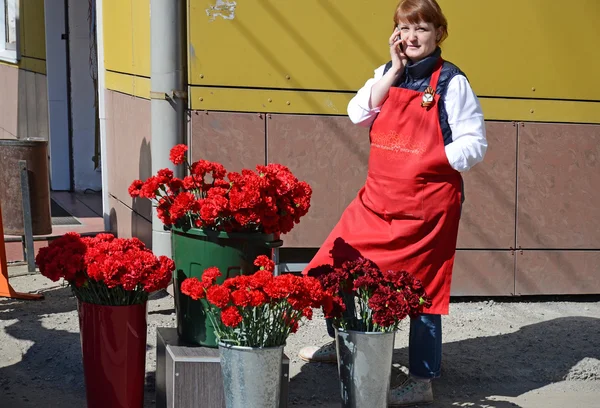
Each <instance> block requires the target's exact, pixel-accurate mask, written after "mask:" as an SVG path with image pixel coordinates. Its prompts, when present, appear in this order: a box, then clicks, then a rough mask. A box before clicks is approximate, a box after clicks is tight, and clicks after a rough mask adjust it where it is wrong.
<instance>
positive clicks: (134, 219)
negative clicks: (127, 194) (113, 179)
mask: <svg viewBox="0 0 600 408" xmlns="http://www.w3.org/2000/svg"><path fill="white" fill-rule="evenodd" d="M108 213H109V217H110V232H112V233H113V234H116V235H117V236H119V237H121V238H131V237H137V238H139V239H140V240H142V241H143V242H144V243H145V244H146V245H147V246H148V247H150V248H152V223H151V222H150V221H149V219H145V218H143V217H141V216H140V215H138V214H136V213H135V212H134V211H132V210H131V208H129V207H127V206H126V205H124V204H123V203H122V202H120V201H118V200H116V199H115V198H114V197H110V199H109V211H108Z"/></svg>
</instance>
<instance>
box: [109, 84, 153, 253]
mask: <svg viewBox="0 0 600 408" xmlns="http://www.w3.org/2000/svg"><path fill="white" fill-rule="evenodd" d="M105 101H106V142H107V143H106V144H107V153H108V154H107V166H106V167H107V168H108V171H109V174H108V193H109V197H110V208H109V210H108V212H109V214H110V220H111V231H112V232H113V233H117V234H119V236H123V237H131V236H137V237H138V238H140V239H141V240H142V241H144V242H145V243H146V244H148V245H149V244H150V243H151V241H152V224H151V222H150V220H151V219H152V212H151V211H152V208H151V204H150V201H149V200H146V199H136V200H133V199H132V198H131V197H130V196H129V193H128V192H127V189H128V187H129V185H130V184H131V182H132V181H133V180H135V179H142V180H145V179H146V178H148V177H150V176H151V175H152V174H151V173H152V162H151V156H150V101H149V100H146V99H142V98H136V97H134V96H130V95H125V94H122V93H119V92H114V91H109V90H106V91H105Z"/></svg>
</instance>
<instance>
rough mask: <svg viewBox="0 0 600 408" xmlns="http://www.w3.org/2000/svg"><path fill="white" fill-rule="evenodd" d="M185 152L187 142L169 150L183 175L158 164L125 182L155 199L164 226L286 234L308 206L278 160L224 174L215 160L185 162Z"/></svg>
mask: <svg viewBox="0 0 600 408" xmlns="http://www.w3.org/2000/svg"><path fill="white" fill-rule="evenodd" d="M186 153H187V146H185V145H177V146H175V147H173V149H171V153H170V155H169V158H170V160H171V161H172V162H173V164H175V165H185V166H186V168H187V170H188V175H187V176H185V177H184V178H183V179H179V178H177V177H174V176H173V172H172V171H171V170H169V169H162V170H159V171H158V173H157V174H156V175H155V176H152V177H150V178H148V179H147V180H146V181H142V180H135V181H134V182H133V183H132V184H131V186H130V187H129V194H130V195H131V197H142V198H147V199H150V200H154V201H155V203H156V206H157V215H158V217H159V218H160V219H161V221H162V222H163V224H164V225H165V226H166V227H167V228H170V227H172V226H175V227H178V228H183V229H189V228H191V227H197V228H204V229H211V230H216V231H226V232H261V233H266V234H271V233H279V234H285V233H287V232H289V231H291V230H292V228H293V227H294V225H295V224H297V223H298V222H300V218H301V217H303V216H304V215H306V213H307V212H308V209H309V208H310V198H311V195H312V190H311V188H310V186H309V185H308V184H307V183H306V182H304V181H299V180H298V179H297V178H296V177H295V176H294V175H293V174H292V172H291V171H290V170H289V169H288V168H287V167H285V166H283V165H280V164H269V165H267V166H256V171H252V170H248V169H244V170H242V172H241V173H235V172H231V173H228V172H227V171H226V170H225V168H224V167H223V166H222V165H221V164H219V163H214V162H209V161H206V160H199V161H196V162H194V163H192V164H189V162H188V161H187V159H186Z"/></svg>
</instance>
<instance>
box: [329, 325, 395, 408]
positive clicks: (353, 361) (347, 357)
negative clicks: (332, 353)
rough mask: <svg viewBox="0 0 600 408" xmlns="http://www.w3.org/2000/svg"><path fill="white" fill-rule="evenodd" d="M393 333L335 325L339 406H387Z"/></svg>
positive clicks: (346, 407)
mask: <svg viewBox="0 0 600 408" xmlns="http://www.w3.org/2000/svg"><path fill="white" fill-rule="evenodd" d="M394 338H395V333H394V332H392V333H380V332H359V331H352V330H348V331H342V330H341V329H336V350H337V357H338V373H339V376H340V391H341V398H342V407H343V408H387V406H388V394H389V389H390V377H391V374H392V354H393V352H394Z"/></svg>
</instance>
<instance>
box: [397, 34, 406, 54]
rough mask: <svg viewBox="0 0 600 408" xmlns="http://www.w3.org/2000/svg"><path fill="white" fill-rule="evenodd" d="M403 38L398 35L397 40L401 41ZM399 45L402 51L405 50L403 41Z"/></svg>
mask: <svg viewBox="0 0 600 408" xmlns="http://www.w3.org/2000/svg"><path fill="white" fill-rule="evenodd" d="M401 39H402V37H400V36H398V37H396V41H399V40H401ZM398 46H399V47H400V51H402V52H404V47H403V46H402V43H400V44H398Z"/></svg>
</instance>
